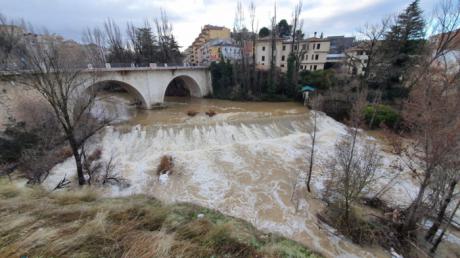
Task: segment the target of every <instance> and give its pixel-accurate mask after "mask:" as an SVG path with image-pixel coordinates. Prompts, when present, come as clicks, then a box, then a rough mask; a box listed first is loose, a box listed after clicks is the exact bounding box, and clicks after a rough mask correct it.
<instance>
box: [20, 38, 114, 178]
mask: <svg viewBox="0 0 460 258" xmlns="http://www.w3.org/2000/svg"><path fill="white" fill-rule="evenodd" d="M25 42H26V56H25V58H26V64H27V68H28V70H27V72H22V74H21V75H20V76H19V78H20V79H21V81H22V82H23V83H24V84H25V85H27V86H29V87H30V88H32V89H34V90H36V91H37V92H38V93H39V94H41V95H42V96H43V97H44V98H45V100H46V101H47V102H48V104H49V105H50V107H51V108H52V110H53V113H54V115H55V117H56V119H57V120H58V122H59V124H60V125H61V127H62V129H63V132H64V135H65V138H66V139H67V142H68V143H69V146H70V148H71V149H72V153H73V156H74V159H75V164H76V168H77V175H78V183H79V184H80V185H83V184H85V183H86V180H85V177H84V172H83V164H82V154H83V153H82V149H83V146H84V144H85V143H86V141H87V140H88V139H89V138H90V137H91V136H93V135H94V134H95V133H97V132H98V131H99V130H100V129H102V128H103V127H104V126H105V125H106V124H107V123H108V121H107V120H105V119H103V120H99V119H96V118H93V117H92V116H91V114H90V112H91V109H92V107H93V104H94V100H95V92H94V91H91V90H88V91H85V89H86V87H85V86H87V85H89V84H91V83H92V82H93V81H94V78H95V74H94V73H93V72H84V71H83V69H82V68H81V67H82V65H83V64H85V63H86V61H87V60H82V57H84V54H83V53H82V51H83V50H82V49H81V48H74V47H71V48H69V47H68V45H67V44H65V42H63V41H60V40H57V39H56V38H55V37H53V36H50V35H34V36H33V37H32V36H31V37H27V38H26V39H25Z"/></svg>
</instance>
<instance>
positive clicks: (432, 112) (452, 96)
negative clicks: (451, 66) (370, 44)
mask: <svg viewBox="0 0 460 258" xmlns="http://www.w3.org/2000/svg"><path fill="white" fill-rule="evenodd" d="M421 69H423V70H425V73H424V74H423V75H422V76H421V77H420V78H421V79H420V80H418V83H417V85H415V87H414V88H413V90H412V91H411V93H410V95H409V99H408V101H406V102H405V103H404V110H403V118H404V121H405V125H406V126H407V127H408V128H409V129H410V136H411V139H410V141H409V144H408V145H407V146H406V147H405V148H404V150H403V151H402V152H401V154H402V155H401V157H402V160H403V161H404V163H405V164H406V166H407V167H408V168H409V169H410V171H412V173H413V175H414V176H415V177H417V178H418V179H419V181H420V185H419V190H418V193H417V196H416V198H415V199H414V201H413V202H412V203H411V205H410V207H409V208H408V210H407V215H406V220H405V222H404V226H403V228H402V232H403V233H409V234H410V233H411V232H413V230H415V229H416V224H417V223H418V221H419V220H420V219H421V218H422V217H423V216H424V215H425V214H426V212H424V211H423V210H422V206H423V201H424V198H425V196H426V193H427V190H429V186H430V184H431V183H432V181H433V179H435V178H436V174H437V173H438V172H442V173H444V172H443V170H442V169H440V168H442V167H443V166H444V165H445V164H446V162H448V160H449V159H448V157H452V155H456V154H455V153H456V152H457V151H458V147H459V142H460V141H459V139H460V116H459V115H458V108H459V107H460V101H459V92H458V91H457V89H456V87H457V86H456V85H457V83H458V78H459V75H458V73H457V75H451V74H449V73H446V71H445V70H444V71H442V70H440V69H439V68H438V67H433V66H432V67H430V69H425V68H421Z"/></svg>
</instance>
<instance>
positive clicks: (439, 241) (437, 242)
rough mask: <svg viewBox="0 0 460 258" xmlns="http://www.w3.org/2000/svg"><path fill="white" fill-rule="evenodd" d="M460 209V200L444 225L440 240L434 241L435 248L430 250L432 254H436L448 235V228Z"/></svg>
mask: <svg viewBox="0 0 460 258" xmlns="http://www.w3.org/2000/svg"><path fill="white" fill-rule="evenodd" d="M459 207H460V200H458V201H457V204H456V205H455V208H454V209H453V210H452V212H451V214H450V216H449V218H448V219H447V221H446V224H445V225H444V227H443V229H442V230H441V234H439V236H438V238H437V239H436V240H435V241H434V243H433V246H432V247H431V249H430V253H435V252H436V249H437V248H438V246H439V244H440V243H441V241H442V238H443V237H444V235H445V234H446V231H447V228H448V226H449V225H450V224H451V223H452V220H453V219H454V216H455V213H456V212H457V210H458V208H459Z"/></svg>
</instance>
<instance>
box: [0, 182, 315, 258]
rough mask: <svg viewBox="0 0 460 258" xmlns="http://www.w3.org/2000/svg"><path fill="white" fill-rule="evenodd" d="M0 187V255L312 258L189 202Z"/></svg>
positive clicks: (284, 241) (296, 247)
mask: <svg viewBox="0 0 460 258" xmlns="http://www.w3.org/2000/svg"><path fill="white" fill-rule="evenodd" d="M0 189H1V194H0V216H1V218H2V220H0V257H20V256H28V257H141V258H143V257H145V258H147V257H149V258H150V257H319V256H317V255H314V254H312V253H311V252H310V251H309V250H308V249H306V248H304V247H303V246H301V245H299V244H297V243H295V242H293V241H290V240H287V239H284V238H281V237H277V236H272V235H267V234H264V233H262V232H259V231H257V230H256V229H254V228H253V227H252V226H251V225H250V224H248V223H246V222H244V221H242V220H238V219H234V218H231V217H226V216H224V215H222V214H221V213H218V212H215V211H212V210H209V209H205V208H202V207H198V206H194V205H190V204H176V205H164V204H162V203H161V202H159V201H157V200H155V199H153V198H149V197H146V196H130V197H125V198H102V197H98V195H97V192H95V191H93V190H92V189H89V188H85V189H82V190H74V191H62V192H59V193H46V192H44V191H43V190H41V189H39V188H24V189H22V188H17V187H14V186H11V185H9V184H8V183H6V182H3V181H0ZM198 214H204V217H203V218H198Z"/></svg>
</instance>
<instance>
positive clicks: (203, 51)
mask: <svg viewBox="0 0 460 258" xmlns="http://www.w3.org/2000/svg"><path fill="white" fill-rule="evenodd" d="M199 53H200V57H201V60H200V62H199V64H200V65H209V64H211V63H212V62H218V61H220V60H221V59H222V58H223V59H224V60H225V61H227V60H229V61H236V60H240V59H241V48H240V47H239V46H237V45H236V42H235V41H234V40H233V39H213V40H210V41H208V42H206V43H205V44H204V45H203V46H201V47H200V49H199Z"/></svg>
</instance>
